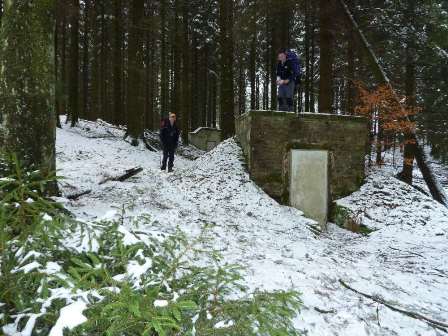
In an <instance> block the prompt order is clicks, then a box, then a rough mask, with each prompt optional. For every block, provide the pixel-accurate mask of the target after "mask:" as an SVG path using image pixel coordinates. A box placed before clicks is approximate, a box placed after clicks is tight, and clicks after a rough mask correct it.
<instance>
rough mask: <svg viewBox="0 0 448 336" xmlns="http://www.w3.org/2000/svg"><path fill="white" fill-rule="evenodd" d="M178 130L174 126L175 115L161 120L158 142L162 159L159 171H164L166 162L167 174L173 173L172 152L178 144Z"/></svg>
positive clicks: (172, 114) (171, 114)
mask: <svg viewBox="0 0 448 336" xmlns="http://www.w3.org/2000/svg"><path fill="white" fill-rule="evenodd" d="M179 133H180V132H179V129H178V128H177V125H176V114H175V113H170V114H169V117H168V118H165V119H163V120H162V123H161V125H160V133H159V136H160V142H161V143H162V149H163V159H162V166H161V167H160V169H161V170H165V169H166V162H167V161H168V172H172V171H173V165H174V152H175V151H176V148H177V145H178V143H179Z"/></svg>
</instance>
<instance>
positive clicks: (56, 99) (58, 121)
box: [0, 3, 63, 128]
mask: <svg viewBox="0 0 448 336" xmlns="http://www.w3.org/2000/svg"><path fill="white" fill-rule="evenodd" d="M1 6H2V4H1V3H0V7H1ZM61 7H62V6H60V4H56V11H55V25H54V80H55V95H54V108H55V117H56V127H58V128H62V125H61V119H60V116H59V111H60V110H61V99H60V93H59V87H60V83H59V82H60V77H59V31H60V22H61V18H62V15H63V12H62V8H61ZM0 10H1V8H0ZM0 27H1V26H0ZM0 122H1V114H0Z"/></svg>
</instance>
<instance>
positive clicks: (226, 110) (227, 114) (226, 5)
mask: <svg viewBox="0 0 448 336" xmlns="http://www.w3.org/2000/svg"><path fill="white" fill-rule="evenodd" d="M233 1H234V0H219V44H220V55H221V59H220V63H221V64H220V66H221V85H220V89H221V92H220V95H219V97H220V104H219V107H220V125H221V136H222V138H223V139H227V138H230V137H232V136H233V135H234V134H235V115H234V105H233V104H234V92H233V5H234V3H233Z"/></svg>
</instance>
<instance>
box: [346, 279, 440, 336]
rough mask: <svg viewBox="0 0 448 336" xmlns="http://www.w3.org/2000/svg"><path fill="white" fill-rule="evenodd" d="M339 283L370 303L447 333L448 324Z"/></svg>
mask: <svg viewBox="0 0 448 336" xmlns="http://www.w3.org/2000/svg"><path fill="white" fill-rule="evenodd" d="M339 283H340V284H341V285H342V286H343V287H345V288H347V289H349V290H351V291H352V292H355V293H356V294H359V295H362V296H364V297H366V298H368V299H370V300H372V301H375V302H377V303H381V304H382V305H384V306H386V307H387V308H389V309H391V310H393V311H396V312H399V313H402V314H404V315H406V316H409V317H412V318H414V319H417V320H421V321H424V322H426V323H428V324H429V325H430V326H432V327H434V328H436V329H439V330H442V331H444V332H446V333H448V329H447V328H448V323H445V322H440V321H436V320H433V319H431V318H429V317H426V316H424V315H422V314H420V313H416V312H412V311H409V310H405V309H402V308H398V307H396V306H394V305H392V304H391V303H389V302H387V301H386V300H384V299H382V298H380V297H378V296H374V295H369V294H366V293H363V292H360V291H358V290H356V289H354V288H353V287H350V286H349V285H347V284H346V283H345V282H344V281H343V280H341V279H339Z"/></svg>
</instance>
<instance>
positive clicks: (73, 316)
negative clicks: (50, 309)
mask: <svg viewBox="0 0 448 336" xmlns="http://www.w3.org/2000/svg"><path fill="white" fill-rule="evenodd" d="M86 308H87V305H86V303H85V302H84V301H82V300H78V301H76V302H73V303H72V304H70V305H68V306H65V307H64V308H62V309H61V313H60V316H59V318H58V320H57V321H56V324H55V325H54V327H53V328H52V329H51V331H50V334H49V336H63V330H64V328H68V329H70V330H71V329H73V328H74V327H76V326H78V325H80V324H81V323H84V322H85V321H87V318H86V317H85V316H84V315H83V314H82V312H83V311H84V310H85V309H86Z"/></svg>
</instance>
